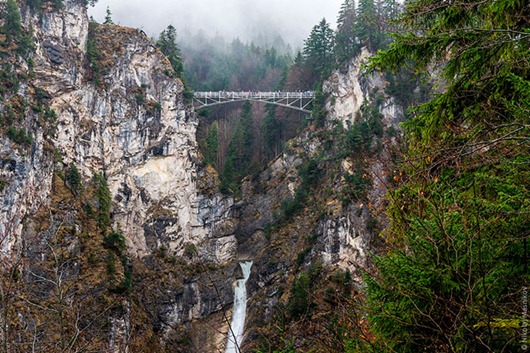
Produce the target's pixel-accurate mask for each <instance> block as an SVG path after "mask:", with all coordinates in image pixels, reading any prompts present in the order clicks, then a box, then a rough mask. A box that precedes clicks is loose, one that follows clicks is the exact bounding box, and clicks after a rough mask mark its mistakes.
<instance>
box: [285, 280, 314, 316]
mask: <svg viewBox="0 0 530 353" xmlns="http://www.w3.org/2000/svg"><path fill="white" fill-rule="evenodd" d="M311 282H312V278H311V276H310V274H309V273H308V272H302V273H301V274H300V275H299V276H298V278H297V279H296V280H295V282H294V283H293V286H292V288H291V293H290V296H289V303H288V308H289V315H290V317H291V319H293V320H297V319H300V318H301V317H303V316H305V315H307V314H309V312H310V309H311V298H310V295H309V293H310V291H311Z"/></svg>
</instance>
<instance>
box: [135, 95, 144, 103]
mask: <svg viewBox="0 0 530 353" xmlns="http://www.w3.org/2000/svg"><path fill="white" fill-rule="evenodd" d="M134 98H135V99H136V104H138V105H143V104H144V103H145V96H144V95H143V94H142V93H137V94H136V95H135V96H134Z"/></svg>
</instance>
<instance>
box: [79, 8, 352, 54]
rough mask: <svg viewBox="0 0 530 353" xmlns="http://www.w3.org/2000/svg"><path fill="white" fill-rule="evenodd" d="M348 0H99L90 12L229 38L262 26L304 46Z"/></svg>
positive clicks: (150, 28)
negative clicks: (313, 31)
mask: <svg viewBox="0 0 530 353" xmlns="http://www.w3.org/2000/svg"><path fill="white" fill-rule="evenodd" d="M343 1H344V0H99V1H98V3H97V4H96V7H95V8H91V9H90V10H89V13H90V14H91V15H92V16H94V18H95V19H96V21H98V22H103V20H104V18H105V12H106V8H107V6H109V7H110V10H111V12H112V19H113V21H114V22H115V23H119V24H121V25H123V26H128V27H135V28H141V29H143V30H144V31H145V32H146V33H147V34H148V35H150V36H157V35H158V34H159V33H160V32H161V31H162V30H163V29H164V28H166V27H167V26H168V25H169V24H172V25H173V26H175V27H176V28H177V31H178V35H179V36H183V35H185V34H186V33H187V32H188V33H196V32H197V31H198V30H199V29H202V30H203V31H204V32H205V33H206V34H211V35H212V36H214V35H215V34H217V33H218V34H220V35H222V36H223V37H225V38H226V39H228V40H231V39H233V38H236V37H239V38H240V39H242V40H244V41H248V40H250V39H252V36H253V34H255V33H256V32H257V31H258V30H267V31H269V32H270V31H276V32H280V33H281V35H282V37H283V38H284V39H285V40H286V41H287V42H289V43H290V44H291V45H293V47H299V46H302V43H303V40H304V39H306V38H307V36H308V35H309V33H310V31H311V28H312V27H313V26H314V25H316V24H317V23H318V22H319V21H320V20H321V19H322V18H324V17H325V18H326V20H328V22H330V23H331V24H332V26H333V27H335V20H336V18H337V14H338V12H339V8H340V5H341V4H342V2H343Z"/></svg>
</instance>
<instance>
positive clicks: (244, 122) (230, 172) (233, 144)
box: [220, 101, 253, 193]
mask: <svg viewBox="0 0 530 353" xmlns="http://www.w3.org/2000/svg"><path fill="white" fill-rule="evenodd" d="M252 130H253V120H252V105H251V103H250V101H246V102H245V103H244V104H243V109H242V111H241V120H240V121H239V123H238V124H237V126H236V129H235V132H234V136H233V137H232V140H231V141H230V144H229V145H228V151H227V155H226V162H225V165H224V169H223V172H222V173H221V175H220V178H221V191H222V192H224V193H227V192H235V191H237V190H238V185H239V182H240V181H241V179H242V178H244V177H245V176H247V175H248V174H249V171H250V169H251V159H252Z"/></svg>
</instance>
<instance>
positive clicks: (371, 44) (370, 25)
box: [355, 0, 382, 53]
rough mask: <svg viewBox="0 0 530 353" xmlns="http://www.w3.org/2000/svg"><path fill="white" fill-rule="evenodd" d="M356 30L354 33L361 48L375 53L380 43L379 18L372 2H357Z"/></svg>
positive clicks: (369, 0) (371, 0)
mask: <svg viewBox="0 0 530 353" xmlns="http://www.w3.org/2000/svg"><path fill="white" fill-rule="evenodd" d="M356 27H357V28H356V29H355V32H356V33H357V35H358V37H359V41H360V43H361V46H366V48H367V49H368V50H369V51H370V52H372V53H375V52H376V51H377V49H379V48H380V45H381V42H382V32H381V29H380V18H379V16H378V11H377V7H376V3H375V1H374V0H359V7H358V11H357V26H356Z"/></svg>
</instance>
